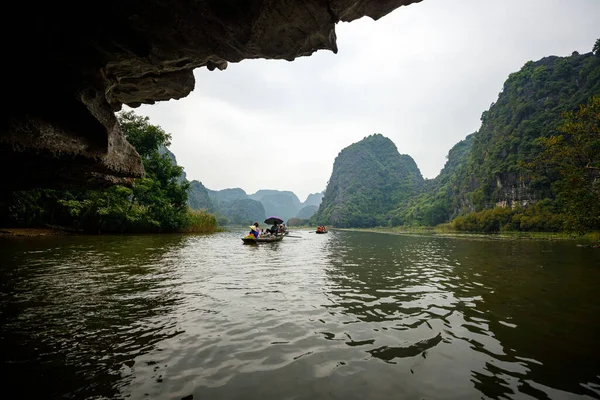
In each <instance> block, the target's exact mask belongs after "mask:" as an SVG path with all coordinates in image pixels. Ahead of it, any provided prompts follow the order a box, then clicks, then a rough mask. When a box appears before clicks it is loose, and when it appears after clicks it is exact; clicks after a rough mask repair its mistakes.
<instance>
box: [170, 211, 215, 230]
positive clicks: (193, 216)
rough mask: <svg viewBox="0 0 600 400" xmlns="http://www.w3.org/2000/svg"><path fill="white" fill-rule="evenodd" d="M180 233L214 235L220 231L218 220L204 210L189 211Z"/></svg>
mask: <svg viewBox="0 0 600 400" xmlns="http://www.w3.org/2000/svg"><path fill="white" fill-rule="evenodd" d="M178 230H179V232H185V233H213V232H216V231H218V230H219V225H218V223H217V218H216V217H215V216H214V215H213V214H211V213H209V212H206V211H203V210H192V209H188V212H187V215H186V218H185V221H184V223H183V225H182V227H181V228H179V229H178Z"/></svg>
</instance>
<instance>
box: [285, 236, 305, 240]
mask: <svg viewBox="0 0 600 400" xmlns="http://www.w3.org/2000/svg"><path fill="white" fill-rule="evenodd" d="M286 237H291V238H298V239H302V236H290V235H287V236H286Z"/></svg>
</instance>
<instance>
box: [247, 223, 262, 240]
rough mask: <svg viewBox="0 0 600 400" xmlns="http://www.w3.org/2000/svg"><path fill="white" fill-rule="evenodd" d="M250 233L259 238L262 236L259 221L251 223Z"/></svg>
mask: <svg viewBox="0 0 600 400" xmlns="http://www.w3.org/2000/svg"><path fill="white" fill-rule="evenodd" d="M250 235H253V236H254V237H255V238H257V239H258V237H259V236H260V227H259V226H258V222H255V223H254V225H250V233H248V236H250Z"/></svg>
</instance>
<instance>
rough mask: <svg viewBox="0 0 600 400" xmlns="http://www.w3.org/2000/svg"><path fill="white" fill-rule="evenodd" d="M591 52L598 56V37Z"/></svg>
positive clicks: (599, 53)
mask: <svg viewBox="0 0 600 400" xmlns="http://www.w3.org/2000/svg"><path fill="white" fill-rule="evenodd" d="M592 53H594V54H595V55H596V56H597V57H600V39H596V43H594V47H593V48H592Z"/></svg>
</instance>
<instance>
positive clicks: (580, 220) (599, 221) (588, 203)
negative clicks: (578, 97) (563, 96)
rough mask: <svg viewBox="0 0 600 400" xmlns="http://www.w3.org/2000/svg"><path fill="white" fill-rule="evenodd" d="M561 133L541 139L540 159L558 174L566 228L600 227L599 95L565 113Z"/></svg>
mask: <svg viewBox="0 0 600 400" xmlns="http://www.w3.org/2000/svg"><path fill="white" fill-rule="evenodd" d="M559 132H560V134H558V135H554V136H551V137H548V138H544V139H541V140H540V141H541V144H542V146H543V152H542V154H541V156H540V158H539V159H538V160H537V161H538V163H539V164H540V165H542V166H544V167H546V168H549V169H553V170H555V171H556V172H557V173H558V179H557V180H556V182H555V184H554V186H555V190H556V195H557V199H558V201H559V204H560V205H561V206H562V209H563V212H564V213H565V215H566V219H567V221H566V225H567V226H566V228H567V230H571V231H574V232H578V233H584V232H588V231H594V230H600V96H594V97H592V98H591V99H590V100H589V102H588V103H587V104H585V105H581V106H580V108H579V110H578V111H576V112H568V113H565V114H564V121H563V123H562V124H561V125H560V127H559Z"/></svg>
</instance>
